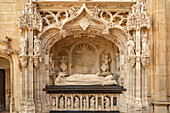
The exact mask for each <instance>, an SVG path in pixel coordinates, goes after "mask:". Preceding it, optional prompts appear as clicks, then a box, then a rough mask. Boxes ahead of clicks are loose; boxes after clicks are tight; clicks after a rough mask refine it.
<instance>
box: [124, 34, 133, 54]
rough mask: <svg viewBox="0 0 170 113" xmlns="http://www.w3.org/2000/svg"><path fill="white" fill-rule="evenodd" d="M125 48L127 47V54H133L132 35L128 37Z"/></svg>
mask: <svg viewBox="0 0 170 113" xmlns="http://www.w3.org/2000/svg"><path fill="white" fill-rule="evenodd" d="M126 44H127V48H128V55H134V54H135V43H134V42H133V40H132V37H131V36H129V37H128V41H127V43H126Z"/></svg>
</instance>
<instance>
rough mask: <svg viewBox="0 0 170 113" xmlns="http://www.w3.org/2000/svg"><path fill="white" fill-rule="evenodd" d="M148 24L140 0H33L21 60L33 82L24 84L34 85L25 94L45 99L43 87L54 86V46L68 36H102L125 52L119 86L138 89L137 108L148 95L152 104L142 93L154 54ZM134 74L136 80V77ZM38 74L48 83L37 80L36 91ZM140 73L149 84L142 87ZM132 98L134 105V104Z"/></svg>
mask: <svg viewBox="0 0 170 113" xmlns="http://www.w3.org/2000/svg"><path fill="white" fill-rule="evenodd" d="M149 27H150V19H149V17H148V16H147V14H146V5H145V2H144V1H141V0H139V1H137V2H91V1H90V2H67V3H66V2H32V1H31V0H28V1H27V2H26V4H25V7H24V9H23V12H22V15H21V16H20V17H19V28H20V29H21V34H22V38H21V44H20V55H19V59H20V63H21V66H22V68H23V76H24V77H23V79H25V81H28V80H27V79H28V75H29V81H28V83H23V84H24V85H25V86H24V87H27V88H28V89H29V90H28V92H29V93H28V95H27V94H25V93H24V94H23V98H29V99H30V100H31V99H33V97H34V95H36V97H37V98H38V97H39V98H41V95H40V93H42V89H41V88H43V87H45V86H46V85H48V84H49V82H50V79H49V75H50V70H51V69H50V68H52V66H53V64H52V62H51V64H50V60H51V61H53V60H54V59H53V58H52V59H50V51H51V48H52V46H53V45H55V44H56V43H57V42H59V41H61V40H64V39H66V38H79V37H84V36H86V37H88V38H94V37H102V38H104V39H107V40H109V41H110V42H112V43H114V44H115V45H116V46H117V48H118V51H119V54H120V55H119V58H118V59H119V63H120V67H121V69H120V80H119V81H120V84H121V85H124V86H125V87H126V88H127V90H130V91H132V92H133V90H135V93H136V96H135V97H134V98H136V101H133V102H134V103H139V104H138V105H139V106H137V108H139V109H140V108H142V107H141V106H143V105H141V104H142V102H141V99H143V98H144V100H142V101H146V103H147V95H146V94H147V93H146V92H144V94H142V96H143V97H141V92H140V90H145V89H147V65H148V64H149V57H150V50H149V41H148V37H147V29H149ZM24 70H25V71H24ZM134 70H135V71H134ZM141 70H142V71H144V72H142V71H141ZM143 74H144V75H143ZM132 75H134V76H136V78H131V77H132ZM35 76H36V77H37V78H36V79H37V80H38V79H39V80H42V81H43V82H42V83H40V85H41V88H39V85H38V83H36V84H35V86H36V87H38V90H37V92H39V93H36V92H34V93H35V94H34V93H33V90H34V89H33V84H32V83H33V81H34V79H35V78H34V77H35ZM141 76H143V77H144V76H145V77H144V80H145V82H144V84H145V86H144V87H143V86H142V85H141V82H142V83H143V81H141V80H140V77H141ZM33 78H34V79H33ZM131 81H134V82H133V83H134V84H133V85H135V84H136V86H134V87H136V89H130V88H131V86H130V85H128V83H131ZM27 84H29V86H28V85H27ZM26 91H27V89H23V92H26ZM132 92H130V93H132ZM43 95H45V94H44V93H43ZM125 98H126V97H125ZM130 99H132V98H130ZM23 101H24V100H23ZM25 101H27V100H25ZM131 102H132V101H131ZM133 102H132V103H130V104H129V105H134V104H133ZM23 103H24V102H23ZM122 103H123V101H122ZM144 106H145V107H146V106H147V104H146V105H144Z"/></svg>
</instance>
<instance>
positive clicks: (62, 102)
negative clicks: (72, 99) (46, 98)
mask: <svg viewBox="0 0 170 113" xmlns="http://www.w3.org/2000/svg"><path fill="white" fill-rule="evenodd" d="M59 106H60V109H63V108H65V102H64V97H61V98H60V103H59Z"/></svg>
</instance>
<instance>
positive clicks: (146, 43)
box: [142, 35, 150, 56]
mask: <svg viewBox="0 0 170 113" xmlns="http://www.w3.org/2000/svg"><path fill="white" fill-rule="evenodd" d="M142 55H147V56H148V55H150V50H149V41H148V40H147V37H146V35H144V36H143V38H142Z"/></svg>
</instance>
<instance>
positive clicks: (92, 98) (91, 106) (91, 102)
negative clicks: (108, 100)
mask: <svg viewBox="0 0 170 113" xmlns="http://www.w3.org/2000/svg"><path fill="white" fill-rule="evenodd" d="M90 108H91V109H95V98H94V97H91V99H90Z"/></svg>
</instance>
